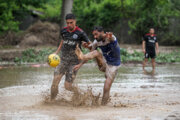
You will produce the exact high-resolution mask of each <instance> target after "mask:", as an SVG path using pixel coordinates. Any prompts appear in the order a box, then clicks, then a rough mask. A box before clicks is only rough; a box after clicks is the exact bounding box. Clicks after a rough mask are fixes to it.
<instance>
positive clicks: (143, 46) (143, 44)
mask: <svg viewBox="0 0 180 120" xmlns="http://www.w3.org/2000/svg"><path fill="white" fill-rule="evenodd" d="M145 44H146V41H145V40H143V41H142V51H143V53H144V54H145V52H146V50H145Z"/></svg>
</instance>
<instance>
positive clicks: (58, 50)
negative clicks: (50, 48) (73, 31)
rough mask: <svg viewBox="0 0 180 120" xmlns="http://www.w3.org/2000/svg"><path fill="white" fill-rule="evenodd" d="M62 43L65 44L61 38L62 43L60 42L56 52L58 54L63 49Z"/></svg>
mask: <svg viewBox="0 0 180 120" xmlns="http://www.w3.org/2000/svg"><path fill="white" fill-rule="evenodd" d="M62 44H63V40H61V42H60V44H59V47H58V49H57V50H56V52H55V54H58V53H59V52H60V50H61V47H62Z"/></svg>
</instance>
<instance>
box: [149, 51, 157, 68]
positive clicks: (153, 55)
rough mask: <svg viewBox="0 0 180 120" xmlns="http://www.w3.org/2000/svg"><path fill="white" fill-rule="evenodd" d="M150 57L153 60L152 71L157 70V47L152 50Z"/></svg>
mask: <svg viewBox="0 0 180 120" xmlns="http://www.w3.org/2000/svg"><path fill="white" fill-rule="evenodd" d="M150 57H151V62H152V71H155V66H156V63H155V57H156V52H155V49H153V50H152V52H151V54H150Z"/></svg>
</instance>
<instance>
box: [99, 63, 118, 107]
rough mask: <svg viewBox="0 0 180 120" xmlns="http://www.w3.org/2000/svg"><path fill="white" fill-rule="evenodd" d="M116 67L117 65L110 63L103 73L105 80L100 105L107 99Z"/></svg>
mask: <svg viewBox="0 0 180 120" xmlns="http://www.w3.org/2000/svg"><path fill="white" fill-rule="evenodd" d="M118 68H119V66H111V65H107V66H106V73H105V74H106V81H105V83H104V90H103V97H102V102H101V104H102V105H106V104H107V102H108V100H109V96H110V95H109V94H110V89H111V86H112V83H113V81H114V79H115V77H116V74H117V71H118Z"/></svg>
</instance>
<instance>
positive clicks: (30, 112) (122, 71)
mask: <svg viewBox="0 0 180 120" xmlns="http://www.w3.org/2000/svg"><path fill="white" fill-rule="evenodd" d="M53 71H54V68H50V67H47V66H44V67H29V66H18V67H17V66H16V67H9V68H3V69H0V104H1V105H3V109H2V107H1V105H0V120H1V119H2V120H90V119H91V120H97V119H98V120H105V119H107V120H119V119H121V120H123V119H124V120H127V119H129V120H145V119H152V120H154V119H156V120H161V119H162V118H164V117H165V116H168V114H169V113H170V112H172V111H178V110H180V109H179V108H180V102H178V101H180V96H179V95H180V94H179V91H180V64H176V65H173V64H172V65H159V66H158V67H157V68H156V71H155V73H152V71H151V67H147V68H146V71H145V72H144V71H143V70H142V67H141V65H122V66H121V67H120V68H119V71H118V74H117V77H116V79H115V81H114V83H113V85H112V88H111V98H112V99H111V100H112V101H113V102H111V103H110V104H112V105H114V106H115V107H103V108H102V107H101V106H100V107H99V108H85V107H84V108H78V109H76V108H72V107H67V106H58V105H57V104H55V105H53V104H50V105H49V106H48V105H42V104H37V103H41V102H42V99H43V98H41V96H40V94H41V93H42V92H46V91H47V92H48V93H49V91H50V90H49V89H50V86H51V83H52V79H53ZM104 81H105V77H104V73H102V72H100V71H99V70H98V68H97V66H95V65H94V64H92V65H91V64H90V65H89V64H87V65H84V66H83V67H82V68H81V69H80V70H79V72H78V75H77V78H76V80H75V84H76V83H77V84H78V86H79V87H80V88H82V89H83V88H87V86H91V87H92V88H93V89H92V91H93V93H98V92H100V93H102V90H103V86H104ZM63 82H64V78H63V79H62V82H61V84H60V87H59V91H60V92H59V96H60V97H61V96H63V97H68V96H66V95H68V93H69V91H63V90H62V89H63V88H62V87H61V86H63ZM94 91H95V92H94ZM7 103H8V104H7ZM36 105H37V106H36ZM91 109H92V110H91ZM137 111H140V112H137ZM69 113H71V114H69ZM167 113H168V114H167ZM179 113H180V112H178V115H180V114H179ZM121 114H122V115H121ZM164 114H167V115H164ZM97 115H99V116H98V117H94V116H97ZM123 115H124V116H123ZM144 116H145V117H144ZM147 116H148V117H147ZM88 118H89V119H88ZM131 118H132V119H131ZM179 118H180V117H179Z"/></svg>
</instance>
